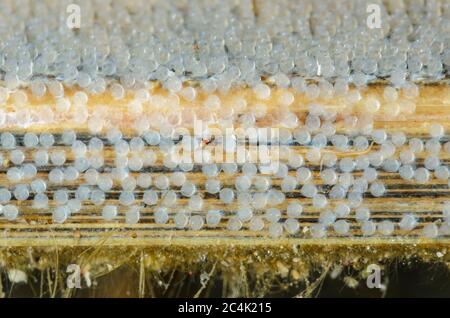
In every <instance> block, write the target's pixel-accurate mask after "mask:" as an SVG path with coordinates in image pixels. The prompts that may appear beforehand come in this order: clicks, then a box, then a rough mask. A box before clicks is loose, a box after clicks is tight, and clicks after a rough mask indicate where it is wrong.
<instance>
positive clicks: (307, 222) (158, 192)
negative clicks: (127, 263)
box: [0, 77, 450, 238]
mask: <svg viewBox="0 0 450 318" xmlns="http://www.w3.org/2000/svg"><path fill="white" fill-rule="evenodd" d="M289 81H290V82H291V81H292V82H293V83H296V84H295V86H296V88H297V90H300V89H301V90H303V91H302V93H301V94H296V93H295V94H294V93H293V92H292V91H291V90H281V91H278V90H277V89H272V88H271V87H270V86H269V85H266V84H259V85H257V86H255V87H254V88H253V89H252V90H251V92H250V95H251V96H250V97H251V99H249V100H248V103H247V100H246V99H245V98H244V97H242V96H239V93H237V95H238V97H236V99H234V100H233V101H232V102H231V104H230V105H232V106H230V105H227V106H226V107H225V108H226V109H227V111H226V112H225V113H224V112H223V111H222V110H221V108H223V107H221V105H222V104H221V103H222V101H224V102H225V100H226V96H222V95H215V94H206V97H204V98H203V100H200V99H199V97H197V94H198V93H199V92H198V89H196V88H195V87H191V86H186V87H181V88H180V90H176V91H175V90H173V91H166V90H165V89H163V90H162V91H157V90H145V89H140V90H137V91H135V95H134V97H133V98H131V100H130V99H126V97H125V95H124V88H123V87H122V86H121V85H120V84H118V83H115V84H113V85H111V87H110V89H109V92H110V94H111V96H113V97H114V98H113V100H115V102H121V103H123V104H125V105H126V108H125V111H124V112H125V113H126V114H127V115H129V116H130V120H131V122H130V125H131V126H132V127H134V129H135V132H134V133H131V134H130V133H129V132H128V135H124V134H123V132H122V131H121V130H120V125H119V123H117V125H116V123H114V122H113V120H114V118H110V119H111V121H110V120H108V114H107V113H104V112H98V109H97V108H101V107H100V106H101V105H100V106H98V107H97V106H94V107H93V108H92V107H91V108H89V107H88V104H89V97H88V95H87V94H85V93H84V92H82V91H78V92H76V93H75V94H73V95H72V96H70V97H69V96H66V97H61V96H59V97H56V99H55V103H51V105H52V106H43V107H46V112H47V113H48V112H52V113H54V115H52V116H47V117H46V121H45V122H44V124H43V123H42V122H41V121H40V120H42V118H40V119H39V120H37V119H36V118H38V117H36V113H33V111H30V113H29V114H28V115H27V116H26V117H28V118H29V120H28V121H27V124H26V125H28V126H30V127H32V126H33V125H37V126H34V127H45V125H51V124H52V123H54V122H58V121H64V120H65V121H66V122H71V121H72V120H73V121H75V119H77V123H78V124H80V126H78V127H84V129H80V130H79V131H78V132H76V131H74V130H66V131H64V132H62V133H60V134H52V133H50V132H45V131H44V132H41V133H38V134H37V133H34V132H31V131H28V132H27V130H22V131H24V133H17V132H14V131H11V132H10V131H8V128H9V127H16V128H17V127H18V125H17V120H18V117H17V114H18V112H19V111H22V112H23V111H24V109H25V108H24V107H21V106H19V107H18V106H17V104H16V102H15V101H16V99H17V98H18V96H19V97H20V98H19V99H21V98H22V99H24V98H25V97H27V96H28V94H26V93H25V92H24V91H23V90H16V91H14V90H9V89H8V88H2V90H1V91H2V92H3V96H4V98H3V99H4V103H5V104H6V105H8V106H7V107H4V109H2V112H3V116H2V118H3V120H2V127H4V129H2V130H3V132H2V133H1V135H0V145H1V150H2V153H1V155H2V158H1V160H0V162H2V167H1V169H2V170H4V172H5V176H6V179H7V180H5V182H4V185H3V186H2V187H1V189H0V204H1V205H2V208H1V211H0V213H1V214H3V217H4V218H6V219H7V220H10V221H12V220H15V219H20V217H22V216H25V217H26V215H27V213H30V212H29V211H42V213H50V214H51V215H52V219H53V222H55V223H64V222H67V221H70V217H71V216H73V215H77V213H79V212H80V211H84V212H86V213H94V212H92V211H98V212H99V213H100V214H101V217H102V218H103V219H104V221H107V222H111V221H114V222H117V221H120V220H123V216H122V214H124V219H125V222H126V223H128V224H135V223H138V222H140V218H141V215H142V214H145V215H150V216H151V218H150V219H151V222H155V223H156V224H159V225H163V224H167V225H170V226H171V228H173V227H175V228H178V229H190V230H195V231H197V230H200V229H202V228H204V227H207V228H218V227H226V229H228V230H230V231H239V230H250V231H256V232H260V233H267V232H266V230H267V231H268V233H269V234H270V235H271V236H272V237H280V236H285V235H294V236H312V237H319V238H320V237H324V236H326V235H338V236H354V235H365V236H372V235H381V236H391V235H396V234H397V230H401V231H404V232H405V233H407V234H408V233H410V234H412V235H417V232H416V231H414V230H415V229H419V230H420V233H422V235H424V236H426V237H437V236H439V235H447V234H448V233H449V230H450V228H449V220H450V202H446V201H443V202H440V206H441V211H439V214H440V215H439V217H438V218H435V217H434V218H433V219H432V221H431V222H430V221H429V220H428V219H427V218H426V217H423V216H420V215H415V214H414V213H403V214H401V215H400V216H398V215H396V216H395V217H394V218H392V217H389V218H383V217H379V216H378V215H377V213H375V214H373V213H372V212H373V211H371V210H370V208H369V205H368V204H367V200H366V199H370V198H382V197H383V196H389V195H390V192H389V190H390V189H389V186H388V185H387V184H386V183H385V181H386V180H388V179H389V178H398V179H402V180H404V181H405V182H409V183H412V184H414V185H420V184H429V183H430V181H431V180H432V179H436V180H439V182H441V183H444V184H445V187H447V188H448V183H449V177H450V171H449V169H448V167H447V165H446V164H445V161H444V160H441V159H440V158H441V157H445V156H446V154H450V142H448V141H447V139H446V137H445V129H444V127H443V126H442V125H441V124H438V123H433V124H430V125H429V136H428V137H426V138H418V137H410V136H407V135H406V134H405V133H403V132H401V131H396V132H390V133H388V132H387V131H385V130H384V129H375V128H374V118H376V116H377V114H378V113H380V112H381V111H382V109H383V107H386V106H387V107H388V109H389V110H390V112H391V110H392V109H393V108H395V107H393V106H392V105H396V106H397V108H398V111H397V112H393V113H392V112H391V115H390V116H393V117H394V118H395V116H399V114H408V115H411V114H413V113H414V108H415V99H416V97H417V96H418V95H419V89H418V86H417V85H415V84H413V83H409V84H408V85H406V86H405V88H403V89H401V90H397V89H395V88H393V87H391V86H388V87H386V88H384V91H383V94H382V97H381V98H378V97H376V96H375V95H370V94H369V95H367V96H366V95H364V94H363V93H364V90H361V91H360V90H357V89H354V88H349V87H348V85H344V86H343V85H342V83H339V82H336V83H335V85H334V86H333V85H331V86H329V85H320V84H319V85H316V84H314V83H309V84H308V83H307V82H305V81H304V79H302V78H299V77H294V78H290V79H289ZM300 84H302V85H300ZM42 85H43V86H41V87H40V89H39V91H38V92H36V90H33V89H32V90H31V92H32V96H33V98H36V99H37V100H39V98H42V96H43V95H46V94H47V93H46V92H47V88H48V90H49V91H50V92H51V93H52V92H53V93H54V92H55V86H54V85H50V86H49V85H45V84H42ZM300 86H301V87H300ZM58 87H59V88H60V90H57V91H58V92H59V94H60V95H62V96H64V95H65V90H64V87H63V86H58ZM35 88H36V87H35ZM42 90H43V92H42ZM312 92H314V94H313V93H312ZM273 95H278V98H277V99H276V101H277V102H276V104H277V105H278V106H276V107H272V108H271V109H265V107H264V102H267V103H269V102H270V101H271V100H270V99H271V98H273V97H274V96H273ZM46 96H47V95H46ZM400 96H401V98H400ZM175 97H176V98H175ZM247 97H248V96H247ZM10 98H11V100H12V102H11V103H10V100H9V99H10ZM27 98H28V97H27ZM296 98H297V99H298V100H296ZM301 98H303V99H306V101H308V109H306V112H303V113H304V114H303V115H302V113H301V112H298V110H299V107H300V106H301V103H302V100H301ZM317 98H319V99H317ZM174 100H175V101H176V102H174ZM324 100H325V101H328V103H330V104H333V103H334V102H335V101H337V100H341V101H343V102H344V104H345V105H346V108H349V109H350V108H351V107H354V108H355V111H347V112H346V111H336V109H333V107H331V108H330V107H327V105H328V104H327V103H323V101H324ZM318 101H321V102H322V104H319V103H318ZM184 102H190V103H194V104H195V103H198V104H199V105H197V107H190V108H189V112H188V113H189V114H190V115H191V116H193V114H195V113H198V116H199V117H201V116H202V113H203V112H204V111H205V110H206V113H207V114H209V115H211V118H215V121H213V124H216V125H219V127H220V124H222V125H223V127H222V128H223V129H225V128H229V125H230V124H231V125H232V126H233V127H235V128H237V127H242V128H245V129H248V128H252V127H257V126H258V125H259V124H260V123H265V125H268V127H271V128H274V127H277V128H278V129H279V135H278V137H277V138H278V139H277V140H276V141H277V142H278V144H279V147H280V148H279V164H278V165H277V166H276V168H274V169H272V170H270V169H269V170H268V169H267V167H266V166H265V165H264V167H263V165H262V164H259V163H258V162H252V161H249V162H244V163H237V162H226V163H223V162H214V160H213V159H212V158H213V157H212V156H205V155H204V154H203V158H209V159H205V161H204V162H202V163H201V164H198V163H183V162H179V161H176V160H175V159H174V158H175V157H174V156H172V154H173V153H174V150H175V147H176V146H177V145H179V144H182V145H183V146H186V147H187V148H188V149H190V150H192V151H196V150H202V145H203V141H204V138H205V136H204V135H199V136H192V135H179V134H178V133H177V131H178V128H180V127H182V128H185V129H184V130H183V131H189V128H190V127H191V125H192V123H191V122H190V121H188V119H187V118H184V117H183V116H182V115H180V117H178V118H177V120H175V121H174V120H173V117H172V116H173V109H172V108H173V107H175V112H177V113H179V114H184V113H183V104H184ZM251 102H254V103H255V104H256V105H253V104H249V103H251ZM158 103H162V104H165V105H166V106H167V105H169V106H170V107H169V108H170V109H172V110H171V112H170V113H169V115H168V116H167V117H166V116H165V113H164V109H165V107H164V105H160V104H158ZM61 105H64V107H62V106H61ZM150 105H152V106H150ZM357 105H359V106H360V107H362V109H360V108H357V107H356V106H357ZM110 107H114V106H110ZM158 107H159V108H160V109H161V112H160V113H158V114H157V115H155V113H154V111H155V109H157V108H158ZM35 108H36V109H39V107H35ZM268 108H270V107H268ZM37 112H39V110H37ZM80 113H85V116H81V117H80ZM21 116H23V113H22V114H21ZM194 116H195V115H194ZM155 118H156V120H154V119H155ZM33 120H35V121H33ZM39 125H40V126H39ZM28 126H25V127H28ZM128 131H129V130H128ZM219 137H220V136H211V135H208V138H207V140H208V142H210V143H212V144H213V143H214V142H215V140H217V141H219V140H220V138H219ZM234 140H235V141H236V143H245V142H246V140H245V139H244V140H242V139H240V138H239V136H235V138H234ZM258 146H261V143H260V144H259V145H258ZM231 149H235V148H231ZM108 152H112V153H113V154H112V155H108ZM422 157H424V160H423V161H422V160H421V159H420V160H419V159H416V158H422ZM274 167H275V166H274ZM263 171H264V172H263ZM5 184H8V186H6V185H5ZM394 195H395V194H394ZM21 210H23V211H24V212H23V213H21ZM385 212H387V213H388V212H389V211H385ZM144 222H148V220H145V221H144Z"/></svg>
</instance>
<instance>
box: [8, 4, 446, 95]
mask: <svg viewBox="0 0 450 318" xmlns="http://www.w3.org/2000/svg"><path fill="white" fill-rule="evenodd" d="M73 2H74V3H75V4H78V5H79V8H80V11H79V13H80V21H81V25H80V29H78V28H75V29H69V28H68V25H67V21H68V20H69V18H70V17H69V14H68V12H67V11H66V9H67V7H68V5H70V4H72V3H73ZM373 5H376V6H377V8H379V13H380V17H379V20H380V24H379V25H378V26H375V27H373V28H372V27H371V26H370V23H368V20H370V19H368V18H369V14H370V13H372V11H371V10H372V9H371V10H368V9H370V8H372V7H373ZM369 6H371V7H369ZM69 12H72V11H69ZM377 12H378V10H377ZM377 12H375V13H377ZM0 21H1V23H0V70H1V72H0V73H1V75H0V76H1V77H2V78H4V80H5V82H6V83H7V85H8V86H9V87H10V88H14V87H17V86H18V85H20V84H21V83H23V82H32V81H34V80H37V81H39V80H42V79H44V80H46V79H48V78H56V79H57V80H60V81H63V82H64V83H65V84H69V85H73V84H78V85H79V86H80V87H82V88H85V89H87V90H89V91H90V92H100V93H101V92H104V91H105V90H106V88H107V86H108V85H107V84H108V80H109V79H111V78H114V79H119V80H120V82H121V83H122V85H124V86H125V87H126V88H131V87H134V86H136V85H141V86H142V85H146V82H147V81H148V80H157V81H159V82H161V83H164V84H165V85H167V86H168V87H173V86H179V85H180V83H181V82H185V81H190V80H195V81H198V82H200V84H201V85H202V87H203V88H204V89H205V90H207V91H214V90H215V89H219V90H221V91H227V90H228V89H229V88H230V87H232V86H234V85H236V84H247V85H250V86H254V85H257V84H258V83H260V82H261V77H270V76H275V79H276V80H277V82H278V84H279V85H288V84H287V82H286V81H285V78H286V75H290V74H297V75H299V76H301V77H305V78H317V77H320V78H323V79H327V80H329V79H333V80H334V79H339V80H342V81H346V82H352V83H354V84H355V85H358V86H364V85H365V84H366V83H368V82H370V81H373V80H377V79H379V78H387V79H389V80H390V81H391V82H392V83H394V84H395V85H402V84H404V83H405V81H406V80H418V79H431V80H436V79H440V78H444V77H445V76H446V74H448V68H449V65H450V46H449V45H450V40H449V37H448V32H449V29H450V25H449V21H450V3H449V2H448V1H446V0H432V1H402V0H400V1H381V0H376V1H374V0H370V1H369V0H367V1H353V0H345V1H338V2H336V1H333V0H327V1H315V0H305V1H290V0H281V1H270V0H257V1H251V0H244V1H234V0H233V1H220V0H213V1H210V0H195V1H190V0H189V1H188V0H182V1H165V0H161V1H151V2H148V1H145V0H137V1H125V0H123V1H120V0H119V1H111V0H99V1H87V0H80V1H71V0H64V1H34V0H19V1H16V0H4V1H1V3H0Z"/></svg>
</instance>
